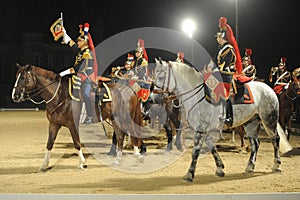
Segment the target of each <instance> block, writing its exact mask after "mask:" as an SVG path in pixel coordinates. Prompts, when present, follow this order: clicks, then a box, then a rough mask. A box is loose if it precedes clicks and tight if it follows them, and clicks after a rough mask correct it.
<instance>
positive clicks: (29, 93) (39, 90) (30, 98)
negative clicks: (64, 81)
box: [27, 78, 61, 104]
mask: <svg viewBox="0 0 300 200" xmlns="http://www.w3.org/2000/svg"><path fill="white" fill-rule="evenodd" d="M56 82H57V80H56V81H54V82H51V83H49V84H48V85H45V86H43V87H41V88H37V89H34V90H31V91H29V92H28V94H27V95H28V97H27V99H28V100H30V101H31V102H33V103H34V104H42V103H46V104H48V103H50V102H51V101H52V100H53V99H54V98H55V97H56V95H57V93H58V90H59V88H60V85H61V78H59V82H58V86H57V88H56V90H55V92H54V94H53V96H52V97H51V98H50V99H49V100H48V101H45V99H43V100H42V101H40V102H36V101H34V100H33V99H32V97H34V96H36V95H38V94H41V93H42V92H43V91H44V90H45V89H46V88H47V87H49V86H50V85H52V84H54V83H56ZM31 93H33V94H31Z"/></svg>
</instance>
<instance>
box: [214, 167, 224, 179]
mask: <svg viewBox="0 0 300 200" xmlns="http://www.w3.org/2000/svg"><path fill="white" fill-rule="evenodd" d="M215 174H216V175H217V176H219V177H224V176H225V173H224V172H223V169H221V168H217V170H216V173H215Z"/></svg>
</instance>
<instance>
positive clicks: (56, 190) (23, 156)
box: [0, 111, 300, 194]
mask: <svg viewBox="0 0 300 200" xmlns="http://www.w3.org/2000/svg"><path fill="white" fill-rule="evenodd" d="M97 134H98V135H99V137H100V139H101V142H102V143H105V144H106V145H107V146H106V149H108V147H109V144H110V139H109V138H107V137H106V136H104V133H100V132H99V133H97ZM91 135H94V136H95V134H91ZM96 136H97V135H96ZM0 137H1V139H0V152H1V154H0V176H1V179H0V180H1V181H0V193H2V194H8V193H13V194H20V193H22V194H24V193H29V194H45V193H47V194H222V193H274V192H275V193H277V192H280V193H285V192H300V167H299V166H300V134H299V133H298V134H293V135H292V136H291V139H290V144H291V145H292V146H293V147H294V149H293V150H292V151H291V152H290V153H289V154H288V155H285V156H284V155H282V157H281V161H282V165H281V169H282V172H281V173H272V172H271V168H272V165H273V148H272V145H271V143H270V140H269V139H268V138H267V136H266V135H265V134H264V133H262V134H261V135H260V138H261V145H260V149H259V152H258V157H257V162H256V168H255V172H254V173H253V174H245V173H244V169H245V167H246V164H247V161H248V158H249V153H248V154H243V153H239V151H238V148H237V147H238V146H239V144H240V142H239V136H236V141H235V142H234V143H232V141H231V140H230V139H229V138H230V137H231V135H230V134H225V137H227V140H225V141H223V142H222V143H220V144H219V153H220V155H221V157H222V159H223V162H224V164H225V170H224V171H225V177H223V178H220V177H217V176H215V174H214V173H215V163H214V160H213V158H212V156H211V155H203V156H201V157H200V158H199V161H198V165H197V169H196V176H195V179H194V182H192V183H186V182H184V181H183V179H182V177H183V175H184V174H185V173H186V171H187V169H188V167H189V165H190V161H191V149H192V147H191V146H189V147H187V150H186V151H185V152H180V151H178V150H176V148H175V146H174V150H173V151H172V153H170V154H165V153H163V152H164V148H165V147H164V146H163V145H161V146H162V148H161V149H158V148H155V147H154V146H153V147H151V146H149V148H148V152H147V155H146V156H145V157H144V162H143V163H138V162H134V164H132V167H136V169H139V168H142V169H144V168H146V167H147V166H148V167H149V166H150V164H151V163H152V164H153V163H154V162H158V163H163V162H164V160H165V159H167V157H168V156H171V157H172V156H173V158H174V159H173V160H172V159H171V160H170V161H169V163H168V164H163V166H162V167H158V169H157V170H152V171H151V172H140V173H134V172H136V171H135V170H133V171H134V172H130V169H129V171H126V170H123V169H121V170H120V168H118V167H111V165H110V164H109V163H110V162H113V158H110V157H109V158H108V157H107V156H106V155H105V152H104V153H103V152H102V153H101V152H100V149H101V148H100V146H99V145H98V143H97V142H96V143H95V142H94V144H93V145H91V144H92V142H91V141H89V139H90V138H88V137H87V138H86V137H85V139H82V140H83V146H84V147H83V152H84V156H85V158H86V164H87V168H86V169H85V170H79V169H77V168H76V166H77V164H78V157H77V151H76V150H75V149H74V148H73V144H72V139H71V136H70V134H69V132H68V130H67V129H66V128H62V129H61V131H60V133H59V135H58V137H57V139H56V142H55V144H54V148H53V150H52V154H51V159H50V166H51V169H49V170H48V171H47V172H45V173H39V172H38V171H39V167H40V165H41V164H42V161H43V159H44V154H45V150H46V148H45V146H46V141H47V137H48V121H47V119H46V116H45V112H44V111H39V112H36V111H4V112H0ZM100 139H99V144H100ZM84 141H85V142H84ZM160 142H161V143H162V144H166V141H160ZM246 143H247V144H248V141H246ZM97 145H98V146H99V148H97ZM93 149H94V150H93ZM106 149H102V150H104V151H106ZM97 151H98V152H97ZM97 154H98V157H97ZM101 156H102V158H103V161H101ZM125 156H126V157H128V159H130V158H133V156H132V150H130V151H129V150H128V152H127V153H125ZM151 156H152V157H151ZM105 159H106V161H107V162H108V164H107V163H105V162H106V161H105ZM159 159H161V160H159Z"/></svg>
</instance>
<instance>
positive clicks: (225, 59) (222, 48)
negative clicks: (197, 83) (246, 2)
mask: <svg viewBox="0 0 300 200" xmlns="http://www.w3.org/2000/svg"><path fill="white" fill-rule="evenodd" d="M219 28H220V30H219V32H218V33H217V34H216V40H217V42H218V44H219V51H218V54H217V57H216V61H215V62H214V63H217V66H215V65H214V64H212V63H210V64H209V66H208V67H209V68H210V69H211V70H213V71H214V70H215V69H218V70H219V71H221V72H225V73H229V74H233V73H235V72H238V73H241V72H242V62H241V57H240V54H239V50H238V46H237V43H236V40H235V38H234V35H233V31H232V29H231V27H230V26H229V25H228V24H227V19H226V18H225V17H221V18H220V19H219ZM225 108H226V119H223V117H221V118H220V121H224V122H225V123H226V124H227V125H228V126H231V125H232V123H233V110H232V103H231V100H230V97H229V98H228V99H227V100H226V102H225Z"/></svg>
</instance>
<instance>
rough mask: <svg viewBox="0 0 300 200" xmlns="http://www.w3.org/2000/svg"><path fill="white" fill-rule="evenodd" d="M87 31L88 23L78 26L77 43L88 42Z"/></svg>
mask: <svg viewBox="0 0 300 200" xmlns="http://www.w3.org/2000/svg"><path fill="white" fill-rule="evenodd" d="M89 29H90V24H89V23H84V25H83V26H82V24H80V25H79V33H80V35H79V36H78V38H77V40H79V41H83V40H84V41H88V40H89Z"/></svg>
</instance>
